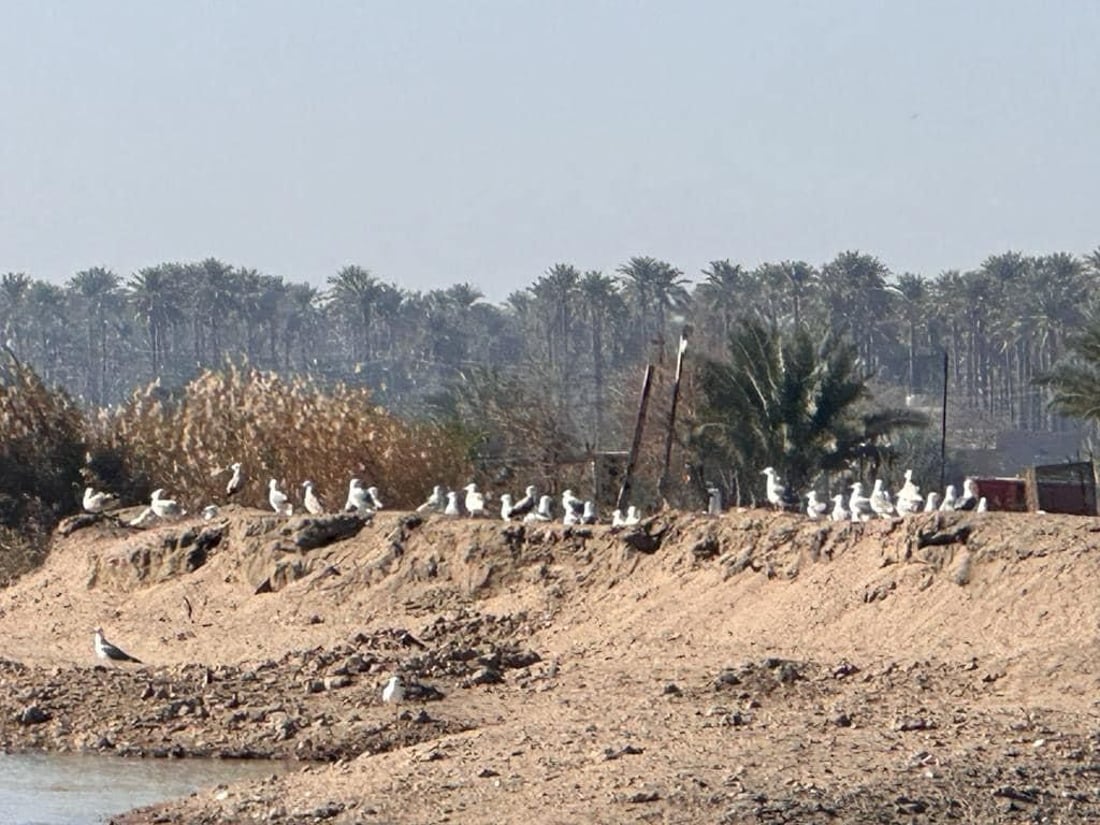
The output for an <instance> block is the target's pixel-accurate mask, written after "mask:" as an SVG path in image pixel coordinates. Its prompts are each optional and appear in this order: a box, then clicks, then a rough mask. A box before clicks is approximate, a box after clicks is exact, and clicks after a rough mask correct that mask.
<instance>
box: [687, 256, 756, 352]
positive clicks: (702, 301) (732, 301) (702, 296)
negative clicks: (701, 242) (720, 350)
mask: <svg viewBox="0 0 1100 825" xmlns="http://www.w3.org/2000/svg"><path fill="white" fill-rule="evenodd" d="M702 274H703V281H702V282H701V283H700V284H699V285H698V286H696V287H695V292H694V296H693V297H694V299H695V306H696V312H697V314H698V315H700V316H702V317H701V320H700V326H702V327H703V328H704V329H707V330H709V331H710V332H711V333H712V334H713V335H714V337H716V338H717V339H718V340H719V341H722V342H724V341H726V340H727V339H728V338H729V334H730V330H732V329H733V322H734V320H735V319H736V318H737V317H738V316H739V315H741V314H742V313H744V312H745V311H746V308H747V301H746V298H747V297H748V275H747V274H746V273H745V271H744V270H743V269H742V268H741V264H733V263H730V262H729V260H728V259H727V260H722V261H711V262H710V264H708V265H707V267H706V268H705V269H704V270H703V272H702Z"/></svg>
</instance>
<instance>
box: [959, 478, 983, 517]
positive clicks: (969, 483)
mask: <svg viewBox="0 0 1100 825" xmlns="http://www.w3.org/2000/svg"><path fill="white" fill-rule="evenodd" d="M977 506H978V484H977V482H976V481H974V479H972V478H964V479H963V494H962V497H961V498H960V499H959V500H958V501H956V502H955V509H956V510H973V509H974V508H975V507H977Z"/></svg>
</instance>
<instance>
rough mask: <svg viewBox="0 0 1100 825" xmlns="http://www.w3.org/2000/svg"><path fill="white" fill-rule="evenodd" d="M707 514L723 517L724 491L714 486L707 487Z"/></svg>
mask: <svg viewBox="0 0 1100 825" xmlns="http://www.w3.org/2000/svg"><path fill="white" fill-rule="evenodd" d="M707 514H708V515H712V516H720V515H722V491H721V489H719V488H718V487H715V486H714V485H708V486H707Z"/></svg>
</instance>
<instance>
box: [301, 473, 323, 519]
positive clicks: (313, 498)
mask: <svg viewBox="0 0 1100 825" xmlns="http://www.w3.org/2000/svg"><path fill="white" fill-rule="evenodd" d="M302 486H303V487H305V489H306V491H305V493H304V494H303V496H302V504H304V505H305V508H306V512H307V513H309V514H310V515H311V516H319V515H321V513H323V512H325V505H324V504H322V503H321V499H319V498H318V497H317V493H315V492H314V491H313V482H312V481H303V482H302Z"/></svg>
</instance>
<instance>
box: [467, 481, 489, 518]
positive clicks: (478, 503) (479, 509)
mask: <svg viewBox="0 0 1100 825" xmlns="http://www.w3.org/2000/svg"><path fill="white" fill-rule="evenodd" d="M465 490H466V513H467V515H469V516H470V518H481V517H482V516H484V515H485V496H484V495H482V494H481V493H479V492H478V491H477V485H476V484H474V483H473V482H472V481H471V482H470V483H469V484H467V485H466V487H465Z"/></svg>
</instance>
